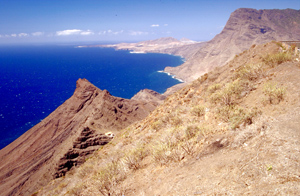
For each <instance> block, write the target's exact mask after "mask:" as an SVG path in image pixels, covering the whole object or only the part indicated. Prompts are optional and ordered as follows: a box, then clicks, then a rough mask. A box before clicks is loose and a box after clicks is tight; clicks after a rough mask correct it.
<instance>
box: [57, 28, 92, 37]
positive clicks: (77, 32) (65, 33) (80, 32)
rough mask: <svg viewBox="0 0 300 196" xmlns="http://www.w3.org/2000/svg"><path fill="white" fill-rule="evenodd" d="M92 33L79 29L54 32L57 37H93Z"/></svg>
mask: <svg viewBox="0 0 300 196" xmlns="http://www.w3.org/2000/svg"><path fill="white" fill-rule="evenodd" d="M93 34H94V32H93V31H91V30H86V31H83V30H80V29H67V30H63V31H56V35H57V36H68V35H93Z"/></svg>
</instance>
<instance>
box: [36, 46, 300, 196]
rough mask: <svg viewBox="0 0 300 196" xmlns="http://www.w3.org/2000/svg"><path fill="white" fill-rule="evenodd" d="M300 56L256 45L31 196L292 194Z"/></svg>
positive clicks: (297, 174)
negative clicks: (70, 171) (80, 164)
mask: <svg viewBox="0 0 300 196" xmlns="http://www.w3.org/2000/svg"><path fill="white" fill-rule="evenodd" d="M295 52H296V53H295ZM299 58H300V56H299V51H298V50H295V49H294V48H293V47H288V46H286V45H282V44H281V43H275V42H272V43H269V44H263V45H258V46H256V45H253V46H252V47H251V48H250V49H249V50H247V51H244V52H243V53H241V54H240V55H237V56H236V57H235V58H234V59H233V60H232V61H230V62H229V63H227V64H226V65H225V66H223V67H219V68H216V69H214V70H213V71H212V72H209V73H207V74H205V75H203V76H202V77H201V78H199V79H197V80H195V81H194V82H193V83H192V84H190V85H187V86H186V87H184V88H183V89H181V90H179V91H178V92H176V93H174V94H173V95H171V96H169V97H167V99H166V100H165V101H164V103H163V104H162V105H160V106H159V107H158V108H156V109H155V110H154V111H153V112H152V113H151V114H150V115H149V116H148V117H147V118H145V119H144V120H142V121H140V122H138V123H135V124H133V125H131V126H129V127H128V128H126V129H124V130H123V131H122V132H121V133H120V134H118V135H117V136H116V137H115V138H114V139H113V140H112V141H111V142H110V143H109V144H107V145H105V146H104V147H103V148H102V149H100V150H99V151H98V153H97V154H95V156H93V157H91V158H90V159H89V160H88V161H87V162H86V163H84V164H83V165H82V166H80V167H79V168H77V169H76V170H74V171H73V173H69V174H67V175H66V177H65V178H59V179H56V180H54V181H52V182H51V183H49V184H48V186H46V187H44V188H43V189H41V190H40V191H39V192H37V193H36V195H243V194H247V195H298V194H299V190H300V171H299V168H300V163H299V160H300V143H299V139H300V138H299V137H300V134H299V129H300V124H299V122H300V113H299V109H300V102H299V95H300V78H299V74H300V64H299Z"/></svg>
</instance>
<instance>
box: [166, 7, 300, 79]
mask: <svg viewBox="0 0 300 196" xmlns="http://www.w3.org/2000/svg"><path fill="white" fill-rule="evenodd" d="M272 40H277V41H285V40H286V41H299V40H300V10H292V9H285V10H255V9H249V8H240V9H237V10H236V11H234V12H233V13H232V14H231V15H230V18H229V20H228V22H227V23H226V25H225V27H224V29H223V30H222V32H221V33H220V34H218V35H216V36H215V37H214V38H213V39H212V40H211V41H209V42H207V43H206V44H205V45H203V46H202V47H201V48H200V49H198V52H196V53H195V54H194V55H193V56H192V57H191V58H190V59H189V60H188V61H187V62H186V63H184V64H183V65H181V66H178V67H167V68H166V69H165V71H166V72H169V73H172V74H173V75H176V76H177V77H178V78H181V79H183V80H185V81H188V82H191V81H193V80H195V79H197V78H198V77H200V76H201V75H203V74H204V73H207V72H208V71H210V70H212V69H213V68H214V67H218V66H222V65H224V64H225V63H226V62H228V61H229V60H231V59H233V57H234V56H235V55H236V54H239V53H241V52H242V51H244V50H246V49H248V48H249V47H250V46H251V45H253V44H262V43H267V42H270V41H272Z"/></svg>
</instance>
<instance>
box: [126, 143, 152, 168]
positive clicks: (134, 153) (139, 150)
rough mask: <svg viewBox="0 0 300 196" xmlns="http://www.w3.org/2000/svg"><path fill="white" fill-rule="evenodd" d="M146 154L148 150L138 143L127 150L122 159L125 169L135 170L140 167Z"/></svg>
mask: <svg viewBox="0 0 300 196" xmlns="http://www.w3.org/2000/svg"><path fill="white" fill-rule="evenodd" d="M147 155H148V151H147V150H146V148H145V146H144V145H140V146H138V147H136V148H134V149H133V150H131V151H129V152H128V153H127V155H125V158H124V159H123V161H122V162H123V163H124V165H125V167H126V169H132V170H137V169H139V168H140V167H141V164H140V163H141V161H142V160H143V159H144V158H145V157H146V156H147Z"/></svg>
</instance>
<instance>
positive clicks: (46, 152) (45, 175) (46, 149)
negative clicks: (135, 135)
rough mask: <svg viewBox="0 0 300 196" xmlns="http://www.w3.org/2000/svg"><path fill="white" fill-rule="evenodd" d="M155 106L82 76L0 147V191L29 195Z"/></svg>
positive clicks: (80, 162)
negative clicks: (50, 108)
mask: <svg viewBox="0 0 300 196" xmlns="http://www.w3.org/2000/svg"><path fill="white" fill-rule="evenodd" d="M157 105H158V104H157V103H155V102H148V101H147V102H146V101H142V100H128V99H123V98H118V97H114V96H112V95H110V94H109V92H108V91H106V90H103V91H101V90H100V89H98V88H97V87H95V86H94V85H92V84H91V83H89V82H88V81H87V80H85V79H79V80H78V81H77V85H76V90H75V92H74V94H73V96H72V97H71V98H70V99H68V100H67V101H66V102H65V103H63V104H62V105H61V106H60V107H58V108H57V109H56V110H55V111H54V112H53V113H51V114H50V115H49V116H48V117H47V118H45V119H44V120H43V121H42V122H40V123H39V124H37V125H36V126H34V127H33V128H32V129H30V130H28V131H27V132H26V133H24V134H23V135H22V136H21V137H19V138H18V139H17V140H15V141H14V142H13V143H11V144H10V145H8V146H6V147H5V148H4V149H2V150H1V151H0V182H1V183H0V190H1V195H31V194H32V193H33V192H34V191H35V190H37V189H39V188H40V187H41V186H44V185H46V184H47V183H48V182H49V181H50V180H51V179H53V178H56V177H60V176H63V175H64V174H65V173H66V172H67V171H68V170H70V169H71V168H72V167H73V166H75V165H80V164H82V163H83V162H84V161H85V159H86V157H87V156H88V155H89V154H92V153H93V152H94V151H95V150H97V149H99V148H100V146H101V145H104V144H106V143H108V142H109V141H110V140H111V139H112V136H113V133H108V134H105V133H107V132H114V133H116V132H117V131H119V130H121V129H123V128H125V127H126V126H128V125H130V124H132V123H133V122H136V121H137V120H141V119H143V118H145V117H146V116H147V115H148V114H149V113H150V112H151V111H152V110H154V109H155V107H156V106H157Z"/></svg>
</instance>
